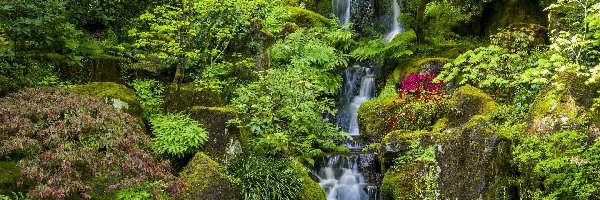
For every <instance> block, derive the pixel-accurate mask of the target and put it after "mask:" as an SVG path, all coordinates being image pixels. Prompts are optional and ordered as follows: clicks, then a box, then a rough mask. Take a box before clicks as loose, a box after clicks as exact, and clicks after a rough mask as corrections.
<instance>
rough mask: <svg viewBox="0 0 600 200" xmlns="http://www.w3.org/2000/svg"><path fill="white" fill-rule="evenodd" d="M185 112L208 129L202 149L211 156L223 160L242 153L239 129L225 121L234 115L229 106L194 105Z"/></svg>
mask: <svg viewBox="0 0 600 200" xmlns="http://www.w3.org/2000/svg"><path fill="white" fill-rule="evenodd" d="M187 112H188V113H189V115H190V117H191V118H192V119H195V120H196V121H198V122H200V124H202V125H204V128H205V129H206V130H207V131H208V141H206V142H205V143H204V145H203V147H202V151H203V152H205V153H206V154H207V155H209V156H210V157H211V158H213V159H215V160H217V161H225V160H229V159H232V158H233V157H235V156H237V155H239V154H240V153H242V144H241V141H240V130H239V129H238V128H237V127H235V126H229V125H228V124H227V121H229V120H230V119H234V118H235V117H236V114H235V112H234V111H233V110H232V109H231V108H227V107H203V106H194V107H192V108H189V109H188V111H187Z"/></svg>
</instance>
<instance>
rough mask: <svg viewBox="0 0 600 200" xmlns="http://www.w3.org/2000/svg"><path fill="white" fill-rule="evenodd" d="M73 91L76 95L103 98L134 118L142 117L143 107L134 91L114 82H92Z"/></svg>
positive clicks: (74, 88)
mask: <svg viewBox="0 0 600 200" xmlns="http://www.w3.org/2000/svg"><path fill="white" fill-rule="evenodd" d="M71 90H72V91H73V92H75V93H78V94H81V95H86V96H91V97H96V98H103V99H105V100H106V102H107V103H110V104H112V105H113V106H115V107H117V108H120V109H122V110H123V111H125V112H126V113H129V114H131V115H133V116H140V114H141V110H142V109H141V107H140V104H139V101H138V99H137V97H136V96H135V93H134V92H133V90H131V89H129V88H127V87H125V86H124V85H120V84H117V83H113V82H92V83H89V84H87V85H77V86H75V87H73V88H71Z"/></svg>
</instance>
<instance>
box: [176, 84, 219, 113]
mask: <svg viewBox="0 0 600 200" xmlns="http://www.w3.org/2000/svg"><path fill="white" fill-rule="evenodd" d="M223 105H224V102H223V100H222V99H221V96H220V95H219V93H217V92H214V91H209V90H207V89H204V90H200V89H199V88H197V87H194V86H193V85H182V86H180V87H179V89H177V86H175V85H170V86H168V87H167V88H165V103H164V108H165V110H167V111H170V112H171V111H186V110H187V109H188V108H191V107H194V106H205V107H219V106H223Z"/></svg>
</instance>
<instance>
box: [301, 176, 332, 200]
mask: <svg viewBox="0 0 600 200" xmlns="http://www.w3.org/2000/svg"><path fill="white" fill-rule="evenodd" d="M298 199H299V200H326V199H327V198H326V196H325V191H323V189H321V186H319V184H318V183H317V182H315V181H313V180H312V179H310V177H309V176H308V174H307V175H306V176H305V177H304V178H303V182H302V189H300V194H298Z"/></svg>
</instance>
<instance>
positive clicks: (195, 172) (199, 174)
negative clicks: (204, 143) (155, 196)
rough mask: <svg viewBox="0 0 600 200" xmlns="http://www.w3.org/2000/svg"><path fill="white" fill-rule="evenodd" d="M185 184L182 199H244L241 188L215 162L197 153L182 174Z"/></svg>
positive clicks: (181, 177)
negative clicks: (220, 170) (226, 176)
mask: <svg viewBox="0 0 600 200" xmlns="http://www.w3.org/2000/svg"><path fill="white" fill-rule="evenodd" d="M179 177H180V179H181V180H182V181H183V182H184V183H185V188H184V189H183V194H182V196H181V199H197V200H205V199H231V200H236V199H242V195H241V194H242V191H241V189H240V187H239V186H238V185H237V184H235V183H232V182H230V181H229V180H228V179H227V178H225V177H224V176H223V175H222V174H221V173H220V172H219V167H218V165H217V163H216V162H215V161H213V160H212V159H211V158H210V157H208V156H206V155H205V154H204V153H202V152H199V153H197V154H196V155H195V156H194V158H193V159H192V160H191V161H190V162H189V163H188V165H187V166H186V167H185V168H184V170H183V171H182V172H181V174H180V176H179Z"/></svg>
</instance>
